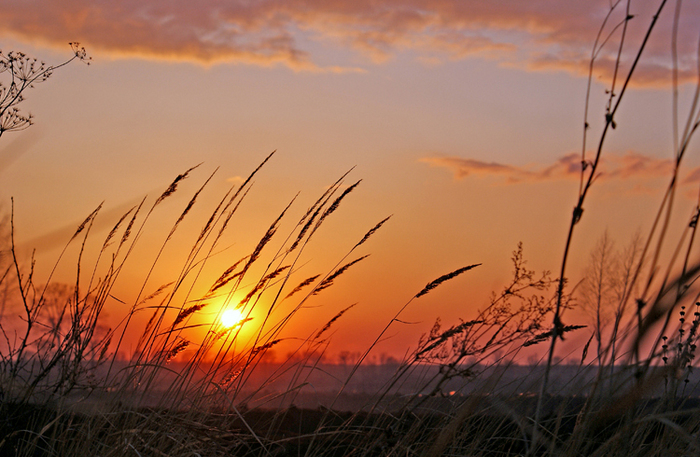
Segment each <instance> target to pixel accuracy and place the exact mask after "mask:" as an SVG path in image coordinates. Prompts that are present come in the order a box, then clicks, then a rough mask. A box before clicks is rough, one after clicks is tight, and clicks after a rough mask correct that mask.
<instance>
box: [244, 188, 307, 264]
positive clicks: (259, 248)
mask: <svg viewBox="0 0 700 457" xmlns="http://www.w3.org/2000/svg"><path fill="white" fill-rule="evenodd" d="M294 200H296V197H294V198H293V199H292V201H291V202H289V204H288V205H287V206H286V208H284V210H283V211H282V213H280V215H279V216H278V217H277V219H275V221H274V222H273V223H272V224H271V225H270V228H268V229H267V232H265V235H263V237H262V238H261V239H260V241H259V242H258V245H257V246H255V249H254V250H253V253H252V254H251V255H250V258H249V259H248V262H247V263H246V264H245V266H244V267H243V270H242V272H241V273H242V275H244V274H245V273H246V272H247V271H248V269H249V268H250V266H251V265H252V264H253V263H254V262H255V261H256V260H258V257H260V253H261V252H262V250H263V248H264V247H265V246H266V245H267V243H269V242H270V240H271V239H272V237H273V236H274V234H275V233H276V232H277V227H278V225H279V223H280V221H281V220H282V218H283V217H284V215H285V213H286V212H287V210H289V208H290V207H291V206H292V203H294ZM242 275H241V277H242Z"/></svg>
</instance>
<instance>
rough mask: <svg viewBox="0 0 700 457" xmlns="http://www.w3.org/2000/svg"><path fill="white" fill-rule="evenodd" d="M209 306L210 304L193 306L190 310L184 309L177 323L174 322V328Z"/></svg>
mask: <svg viewBox="0 0 700 457" xmlns="http://www.w3.org/2000/svg"><path fill="white" fill-rule="evenodd" d="M207 305H208V303H200V304H198V305H192V306H190V307H189V308H185V309H183V310H182V311H180V313H179V314H178V315H177V317H176V318H175V321H174V322H173V325H172V327H175V326H176V325H177V324H179V323H180V322H182V321H184V320H185V319H186V318H187V316H190V315H192V314H193V313H196V312H197V311H199V310H200V309H202V308H204V307H205V306H207Z"/></svg>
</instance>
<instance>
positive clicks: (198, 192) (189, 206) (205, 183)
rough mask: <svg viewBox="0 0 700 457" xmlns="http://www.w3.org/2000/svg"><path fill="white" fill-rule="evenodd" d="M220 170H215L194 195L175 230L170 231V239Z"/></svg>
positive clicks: (174, 226)
mask: <svg viewBox="0 0 700 457" xmlns="http://www.w3.org/2000/svg"><path fill="white" fill-rule="evenodd" d="M218 170H219V169H218V168H217V169H216V170H214V172H213V173H212V174H211V175H209V177H208V178H207V180H206V181H204V184H202V186H201V187H200V188H199V190H198V191H197V192H195V193H194V195H193V196H192V198H191V199H190V201H189V203H188V204H187V206H186V207H185V210H184V211H183V212H182V214H180V217H179V218H178V219H177V221H176V222H175V224H174V225H173V228H172V229H170V235H168V238H170V237H171V236H172V234H173V233H174V232H175V229H176V228H177V226H178V225H180V222H182V220H183V219H184V218H185V216H187V213H189V212H190V210H191V209H192V207H193V206H194V204H195V202H196V201H197V197H199V194H200V193H201V192H202V191H203V190H204V188H205V187H206V186H207V184H209V181H211V178H213V177H214V175H215V174H216V172H217V171H218Z"/></svg>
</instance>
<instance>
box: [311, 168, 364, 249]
mask: <svg viewBox="0 0 700 457" xmlns="http://www.w3.org/2000/svg"><path fill="white" fill-rule="evenodd" d="M361 182H362V180H361V179H360V180H358V181H357V182H356V183H355V184H353V185H351V186H350V187H348V188H347V189H345V190H344V191H343V193H342V194H340V196H339V197H338V198H336V199H335V200H333V203H331V206H329V207H328V208H327V209H326V210H325V211H324V212H323V214H322V215H321V217H320V218H318V221H317V222H316V225H314V229H313V230H312V231H311V233H310V234H309V237H311V235H313V234H314V233H315V232H316V230H318V228H319V227H320V226H321V224H322V223H323V221H324V220H325V219H326V218H327V217H328V216H330V215H331V214H333V213H334V212H335V210H337V209H338V207H339V206H340V202H342V201H343V199H344V198H345V197H347V196H348V195H349V194H350V192H352V191H353V190H355V188H356V187H357V186H359V185H360V183H361Z"/></svg>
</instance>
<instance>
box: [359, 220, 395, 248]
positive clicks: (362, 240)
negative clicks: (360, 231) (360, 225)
mask: <svg viewBox="0 0 700 457" xmlns="http://www.w3.org/2000/svg"><path fill="white" fill-rule="evenodd" d="M392 216H393V214H392ZM389 219H391V216H389V217H387V218H386V219H384V220H383V221H380V222H379V223H378V224H377V225H375V226H374V227H372V228H371V229H370V231H369V232H367V233H365V236H363V237H362V239H361V240H360V242H359V243H357V244H356V245H355V247H354V248H353V249H355V248H357V247H359V246H360V245H361V244H364V242H365V241H367V240H368V239H369V237H370V236H372V235H374V233H375V232H376V231H377V230H379V229H380V228H381V226H382V225H384V223H385V222H386V221H388V220H389Z"/></svg>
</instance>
